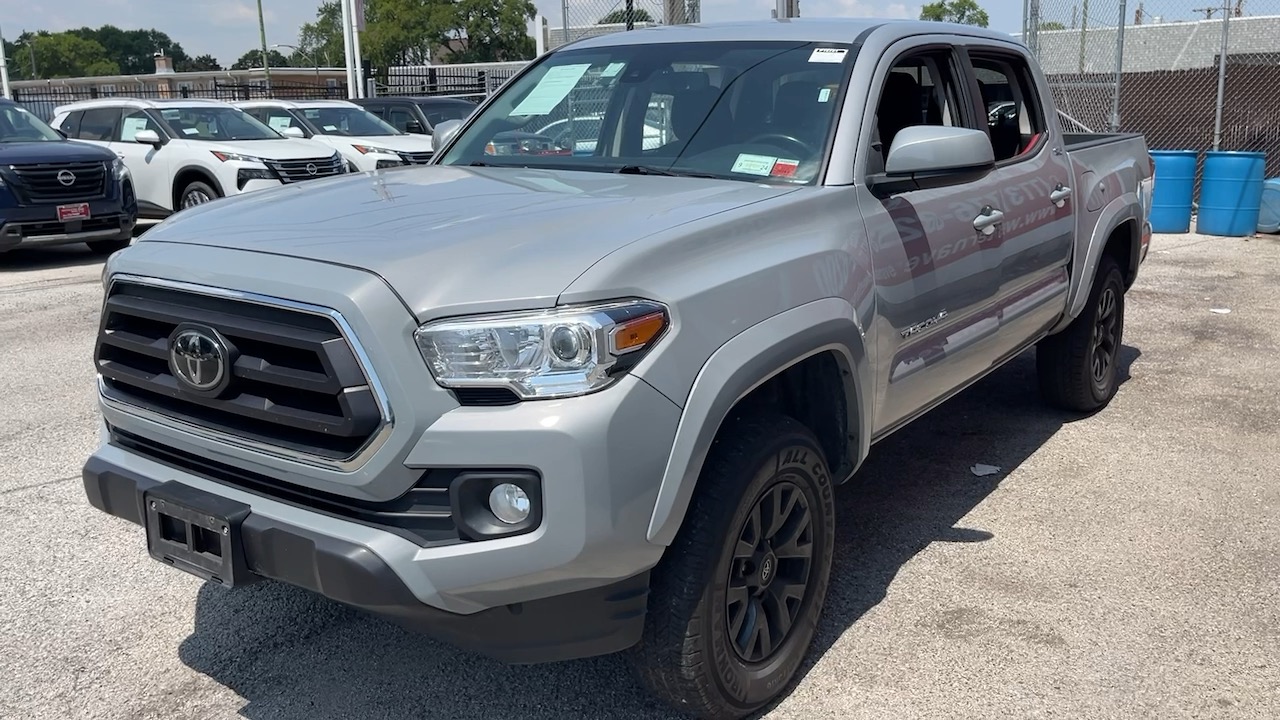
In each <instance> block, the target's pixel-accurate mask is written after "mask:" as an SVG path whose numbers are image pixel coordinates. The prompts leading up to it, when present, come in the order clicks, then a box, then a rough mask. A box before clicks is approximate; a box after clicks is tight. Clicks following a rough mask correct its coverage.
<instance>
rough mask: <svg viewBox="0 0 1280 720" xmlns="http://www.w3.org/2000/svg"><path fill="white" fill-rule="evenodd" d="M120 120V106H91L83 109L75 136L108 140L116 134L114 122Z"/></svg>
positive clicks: (83, 138)
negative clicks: (88, 108)
mask: <svg viewBox="0 0 1280 720" xmlns="http://www.w3.org/2000/svg"><path fill="white" fill-rule="evenodd" d="M119 120H120V108H116V107H112V108H93V109H92V110H85V111H84V117H83V118H81V120H80V131H79V132H77V133H76V134H75V137H77V138H79V139H81V140H99V141H101V142H109V141H110V140H111V139H112V138H114V137H115V136H116V123H117V122H118V121H119Z"/></svg>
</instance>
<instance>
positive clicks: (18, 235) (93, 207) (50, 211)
mask: <svg viewBox="0 0 1280 720" xmlns="http://www.w3.org/2000/svg"><path fill="white" fill-rule="evenodd" d="M89 212H90V217H89V219H88V220H83V221H76V222H69V223H63V222H59V221H58V215H57V209H56V206H55V205H36V206H30V207H20V208H10V209H6V210H0V252H4V251H5V250H12V249H13V248H15V247H17V246H19V245H22V246H23V247H28V246H35V245H67V244H71V243H81V242H94V241H97V240H127V239H129V238H131V237H133V226H134V224H135V223H136V222H137V216H136V214H135V213H131V212H127V211H126V210H123V209H122V208H121V206H120V203H119V202H118V201H112V200H94V201H91V202H90V203H89Z"/></svg>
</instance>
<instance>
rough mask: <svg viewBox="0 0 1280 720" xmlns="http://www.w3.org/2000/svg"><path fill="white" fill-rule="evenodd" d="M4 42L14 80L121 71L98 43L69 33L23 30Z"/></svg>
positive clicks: (104, 73) (106, 73)
mask: <svg viewBox="0 0 1280 720" xmlns="http://www.w3.org/2000/svg"><path fill="white" fill-rule="evenodd" d="M5 45H6V50H7V52H8V53H9V54H8V57H9V58H10V64H11V70H10V74H11V75H12V76H13V78H14V79H15V80H35V79H46V78H68V77H84V76H90V75H118V74H120V66H119V65H117V64H116V63H115V62H114V61H112V60H111V59H109V58H108V57H107V51H106V49H105V48H103V47H102V45H101V44H99V43H97V42H94V41H93V40H85V39H84V38H81V37H78V36H76V35H74V34H72V33H68V32H60V33H51V32H48V31H45V30H41V31H39V32H35V33H29V32H24V33H22V34H21V35H19V36H18V37H17V38H16V39H15V41H14V42H13V43H5ZM33 61H34V65H35V74H34V75H33V74H32V67H31V66H32V64H33Z"/></svg>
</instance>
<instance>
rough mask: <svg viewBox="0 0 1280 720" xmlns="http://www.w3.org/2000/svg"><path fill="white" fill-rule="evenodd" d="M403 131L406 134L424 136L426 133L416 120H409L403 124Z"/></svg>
mask: <svg viewBox="0 0 1280 720" xmlns="http://www.w3.org/2000/svg"><path fill="white" fill-rule="evenodd" d="M404 131H405V132H407V133H413V134H415V135H425V134H426V133H427V131H426V129H424V128H423V127H422V123H420V122H418V121H417V120H410V121H409V122H407V123H405V124H404Z"/></svg>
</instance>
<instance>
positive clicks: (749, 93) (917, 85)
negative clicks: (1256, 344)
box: [84, 19, 1153, 718]
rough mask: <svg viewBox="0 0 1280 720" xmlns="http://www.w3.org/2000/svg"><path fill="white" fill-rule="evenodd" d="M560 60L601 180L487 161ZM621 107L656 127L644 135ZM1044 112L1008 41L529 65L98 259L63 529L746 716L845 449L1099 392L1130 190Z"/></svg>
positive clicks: (548, 105) (822, 24) (762, 45)
mask: <svg viewBox="0 0 1280 720" xmlns="http://www.w3.org/2000/svg"><path fill="white" fill-rule="evenodd" d="M588 70H590V71H591V72H592V75H593V76H594V77H609V76H611V75H612V76H617V77H620V78H621V81H619V82H616V83H613V84H611V85H610V86H609V87H608V88H607V89H606V90H605V92H606V93H607V97H606V98H605V99H606V100H607V102H605V103H603V105H604V106H605V107H607V108H608V111H607V112H606V113H605V117H604V132H603V133H602V134H601V135H600V138H601V140H600V144H599V145H598V147H597V148H596V152H595V153H594V154H592V155H575V156H569V155H554V156H553V155H533V154H511V155H494V154H490V153H489V152H487V149H488V148H490V147H491V146H492V144H493V140H494V138H495V137H499V136H501V135H502V134H503V133H509V132H523V131H533V130H534V129H537V128H541V127H544V126H545V125H546V124H547V122H548V120H547V119H548V117H555V116H556V115H555V114H556V113H563V112H564V111H565V109H566V108H565V105H566V104H567V100H566V98H569V97H570V93H571V92H573V90H574V88H575V86H576V85H577V84H578V83H581V82H586V81H587V80H584V79H583V78H585V77H588V75H587V72H588ZM695 75H696V76H698V78H694V77H692V76H695ZM975 75H978V76H982V77H985V80H984V82H986V83H992V84H993V83H1003V84H1006V85H1009V86H1010V89H1012V90H1014V91H1015V92H1011V93H1010V96H1011V97H1016V98H1018V99H1017V101H1016V104H1017V110H1018V112H1017V117H1018V118H1019V121H1018V122H1017V123H1014V124H1001V125H998V126H995V127H993V126H992V125H991V124H990V123H989V122H988V118H987V115H986V112H985V109H984V108H983V106H982V105H981V103H980V102H979V101H978V99H977V98H976V97H974V93H973V90H974V88H975V85H976V82H975V80H974V78H975ZM695 80H696V81H695ZM591 81H592V82H594V80H591ZM653 96H661V97H663V98H666V100H665V101H664V102H668V101H669V103H670V105H671V108H670V109H671V117H672V122H673V127H672V130H673V133H674V136H675V138H676V139H675V140H674V141H673V142H671V143H667V144H664V145H663V146H661V147H658V148H654V149H646V147H645V130H644V127H645V122H644V119H645V116H646V115H647V112H648V107H649V105H650V103H649V102H648V100H649V99H651V98H652V97H653ZM1054 113H1055V108H1054V103H1053V98H1052V95H1051V94H1050V92H1049V86H1048V84H1047V82H1046V80H1045V77H1044V74H1043V73H1042V71H1041V69H1040V67H1039V66H1038V65H1037V64H1036V61H1035V59H1034V58H1033V56H1032V55H1031V54H1030V53H1029V51H1028V50H1027V48H1026V46H1025V45H1023V44H1021V43H1018V42H1016V41H1015V40H1014V39H1012V38H1010V37H1009V36H1008V35H1006V34H1003V33H998V32H994V31H988V30H985V29H982V28H977V27H973V26H967V25H952V24H942V23H932V22H899V21H875V20H837V19H822V20H820V21H816V22H815V21H808V20H794V19H793V20H787V21H761V22H757V23H733V24H725V25H717V24H699V25H692V26H680V27H676V28H670V27H667V28H658V29H652V30H650V29H642V30H636V31H634V32H628V33H619V34H614V35H603V36H599V37H594V38H587V39H583V40H580V41H578V42H575V43H572V44H570V45H567V46H564V47H562V48H557V49H556V50H553V51H552V52H550V53H547V54H545V55H543V56H541V57H539V58H538V59H537V60H534V61H533V62H531V63H530V64H529V65H528V66H527V67H526V68H524V69H523V70H522V71H521V72H520V73H519V74H518V75H517V76H516V77H514V78H513V79H512V80H511V81H510V82H508V83H507V84H505V85H504V86H503V88H502V89H501V90H500V91H499V92H498V93H496V94H495V96H494V97H492V98H490V100H489V101H487V102H486V103H485V104H484V105H483V106H482V108H481V109H480V110H478V111H477V112H476V113H474V114H472V115H471V116H469V117H468V118H467V119H466V120H464V121H462V122H461V123H460V124H459V123H456V122H455V124H454V125H453V126H451V127H446V125H448V124H447V123H445V124H442V125H440V126H437V128H436V131H437V132H436V135H435V136H434V137H435V141H436V142H437V143H438V144H439V146H438V148H437V152H436V157H435V159H434V160H433V161H432V164H431V165H428V166H426V167H415V168H406V169H404V170H402V171H398V172H395V173H385V174H382V175H377V176H366V175H356V176H351V177H348V178H341V179H338V180H334V181H331V182H326V183H323V184H318V185H317V187H315V188H314V190H312V191H311V192H306V193H291V192H279V191H277V192H273V193H272V194H271V195H270V202H253V201H249V200H247V199H246V200H239V199H233V200H228V201H226V202H225V203H221V204H220V206H210V207H207V208H201V209H199V210H196V211H193V212H192V213H191V214H190V216H189V217H187V218H186V219H185V221H184V222H180V223H172V224H169V225H166V226H161V227H160V228H157V229H156V230H155V231H154V232H152V233H148V234H147V235H146V236H144V237H143V238H142V239H141V240H140V241H139V242H138V243H136V244H135V245H134V246H133V247H130V248H128V249H126V250H124V251H123V252H121V253H119V254H117V255H115V256H113V257H112V260H111V261H110V262H109V263H108V266H107V268H106V272H105V274H104V285H105V302H104V305H103V314H102V326H101V327H102V328H103V329H102V331H101V332H100V334H99V336H98V339H97V351H96V356H95V362H96V364H95V366H94V368H95V371H96V372H97V373H98V374H99V377H100V381H99V386H98V390H99V394H100V402H101V409H102V414H103V417H104V424H103V429H102V432H103V443H102V445H101V447H100V448H99V449H98V450H97V451H96V452H95V453H94V454H93V455H92V457H90V458H89V460H88V461H87V463H86V465H85V467H84V484H85V489H86V492H87V495H88V499H89V502H91V503H92V504H93V506H95V507H97V508H99V509H101V510H103V511H105V512H108V513H111V514H113V515H115V516H118V517H121V518H125V519H128V520H130V521H132V522H134V523H139V524H142V525H144V526H145V527H146V545H147V548H148V550H149V552H150V553H151V555H152V556H153V557H155V558H157V559H159V560H161V561H163V562H165V563H166V564H168V565H171V566H173V567H175V568H178V569H181V570H184V571H187V572H190V573H192V574H194V575H196V576H199V577H202V578H205V579H207V580H210V581H212V582H216V583H219V584H222V585H228V586H238V585H241V584H245V583H250V582H253V581H255V580H258V579H261V578H263V577H268V578H274V579H277V580H281V581H284V582H287V583H291V584H294V585H298V586H301V587H304V588H309V589H311V590H313V591H316V592H319V593H323V594H324V595H327V596H328V597H330V598H333V599H335V600H338V601H341V602H344V603H348V604H350V605H353V606H357V607H362V608H366V609H368V610H370V611H372V612H376V613H380V614H382V615H385V616H388V617H393V618H395V619H397V620H398V621H401V622H404V623H406V624H409V625H412V626H414V627H417V628H419V629H422V630H424V631H426V632H428V633H432V634H434V635H436V636H437V637H440V638H443V639H444V640H446V641H448V642H451V643H454V644H456V645H458V646H461V647H464V648H468V649H471V650H475V651H478V652H482V653H486V654H488V655H490V656H493V657H495V658H498V659H500V660H503V661H508V662H517V663H528V662H542V661H551V660H564V659H570V658H578V657H584V656H591V655H600V654H604V653H613V652H619V651H621V652H625V653H626V654H627V656H628V658H629V659H630V662H631V664H632V667H634V668H635V670H636V671H637V673H638V675H639V678H640V680H641V681H642V682H643V683H644V684H645V685H646V686H647V687H648V688H649V689H650V690H651V691H652V692H653V693H655V694H656V695H657V696H659V697H661V698H663V699H664V700H665V701H667V702H668V703H670V704H671V705H672V706H673V707H675V708H678V709H679V710H680V711H682V712H685V713H688V714H691V715H697V716H700V717H707V718H738V717H743V716H746V715H749V714H751V713H753V712H755V711H758V710H759V709H760V708H762V707H764V706H766V705H767V704H769V703H771V702H773V701H774V700H776V699H777V697H778V696H779V694H780V693H782V692H784V691H785V689H786V688H788V687H789V686H790V684H791V683H792V681H793V680H794V679H795V677H796V673H797V670H798V669H799V668H800V667H801V666H802V665H803V663H804V662H805V658H806V654H807V653H808V651H809V647H810V644H811V642H812V640H813V638H814V633H815V630H816V628H817V627H818V626H819V623H820V619H821V615H822V610H823V605H824V602H825V598H826V595H827V589H828V587H829V586H830V584H831V582H832V558H833V553H834V552H835V547H836V542H835V538H836V534H837V533H838V532H839V530H838V529H837V523H838V521H839V518H838V517H837V515H836V503H835V501H834V493H835V486H836V485H839V484H840V483H843V482H845V481H847V480H849V479H850V478H851V477H852V476H853V475H854V473H856V472H857V470H858V468H859V467H860V466H861V464H862V463H863V461H864V460H865V459H866V457H867V454H868V451H869V449H870V448H871V446H872V445H873V444H874V443H876V442H877V441H880V440H882V439H884V438H886V437H888V436H889V435H891V434H892V433H894V432H895V431H897V430H898V429H900V428H902V427H904V426H905V425H907V424H908V423H910V422H912V421H913V420H915V419H917V418H919V417H921V416H922V415H924V414H925V413H927V412H928V411H930V410H932V409H934V408H937V407H939V406H940V405H942V403H943V402H944V401H946V400H947V399H948V398H950V397H952V396H954V395H955V394H956V393H959V392H960V391H962V390H964V389H965V388H966V387H969V386H970V385H971V384H973V383H974V382H976V381H977V380H979V379H980V378H982V377H983V376H985V375H987V374H988V373H990V372H992V371H994V370H996V369H997V368H999V367H1001V366H1002V365H1004V364H1005V363H1006V362H1008V361H1009V360H1010V359H1012V358H1015V357H1018V356H1020V355H1021V354H1022V353H1023V352H1024V351H1028V350H1031V349H1032V348H1034V352H1035V356H1036V368H1037V378H1038V385H1039V389H1040V391H1041V393H1042V394H1043V396H1044V398H1045V399H1046V400H1047V402H1048V404H1051V405H1053V406H1056V407H1059V408H1063V409H1065V410H1068V411H1071V412H1077V413H1088V412H1095V411H1098V410H1101V409H1102V408H1104V407H1106V406H1107V405H1108V403H1110V402H1111V400H1112V398H1113V397H1114V396H1115V394H1116V391H1117V388H1118V386H1119V383H1120V380H1121V378H1122V377H1123V375H1122V370H1121V366H1122V365H1123V362H1124V354H1123V352H1122V349H1121V348H1122V343H1123V339H1124V338H1123V329H1124V318H1125V307H1126V291H1127V290H1128V289H1129V288H1130V287H1131V286H1132V284H1133V283H1134V280H1135V278H1136V277H1137V275H1138V272H1139V268H1140V265H1141V264H1142V262H1143V260H1144V259H1145V257H1146V254H1147V250H1148V247H1149V242H1150V224H1149V223H1148V220H1147V218H1148V213H1149V210H1150V207H1149V204H1150V199H1151V196H1150V190H1151V182H1152V173H1153V163H1152V160H1151V157H1150V155H1149V153H1148V152H1147V148H1146V144H1145V142H1144V141H1143V139H1142V137H1140V136H1137V135H1085V136H1075V135H1064V134H1063V133H1062V130H1061V128H1060V125H1059V123H1057V122H1055V117H1054ZM561 116H562V115H561ZM229 222H233V223H234V224H235V229H236V232H234V233H228V232H226V231H225V229H226V227H227V224H228V223H229ZM1007 379H1008V380H1009V381H1016V380H1017V378H1016V377H1013V376H1009V377H1008V378H1007ZM974 421H976V422H981V419H980V418H978V419H974ZM940 442H945V440H940ZM919 451H920V452H929V448H928V447H927V446H925V447H921V448H919ZM856 563H857V558H853V559H851V560H847V561H846V563H845V564H846V566H849V565H852V566H855V567H856ZM110 570H111V569H110V568H104V576H107V577H110ZM932 601H933V598H929V597H922V598H920V602H922V603H929V602H932ZM369 652H371V653H373V652H378V649H377V648H370V649H369ZM461 680H462V679H461V678H459V681H461Z"/></svg>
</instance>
